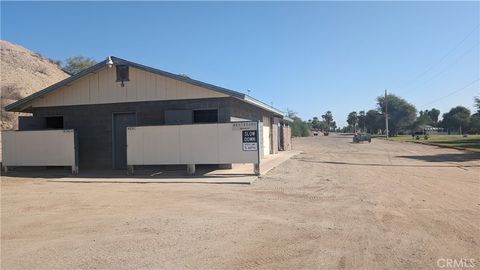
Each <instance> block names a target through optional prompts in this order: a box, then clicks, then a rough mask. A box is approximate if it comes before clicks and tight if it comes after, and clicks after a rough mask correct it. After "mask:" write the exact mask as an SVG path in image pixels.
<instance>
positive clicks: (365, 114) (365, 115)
mask: <svg viewBox="0 0 480 270" xmlns="http://www.w3.org/2000/svg"><path fill="white" fill-rule="evenodd" d="M363 114H364V115H363V132H367V129H366V128H365V123H366V122H367V121H366V120H367V112H366V111H365V108H363Z"/></svg>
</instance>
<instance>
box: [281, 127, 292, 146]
mask: <svg viewBox="0 0 480 270" xmlns="http://www.w3.org/2000/svg"><path fill="white" fill-rule="evenodd" d="M280 130H281V132H282V137H283V141H282V145H281V146H280V148H281V149H283V151H289V150H292V130H291V129H290V127H287V126H282V127H281V129H280Z"/></svg>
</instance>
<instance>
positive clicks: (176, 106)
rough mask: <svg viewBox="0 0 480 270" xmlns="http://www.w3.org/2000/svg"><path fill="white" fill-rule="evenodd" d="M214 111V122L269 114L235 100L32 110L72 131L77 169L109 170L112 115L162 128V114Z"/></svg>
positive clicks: (163, 115) (135, 103)
mask: <svg viewBox="0 0 480 270" xmlns="http://www.w3.org/2000/svg"><path fill="white" fill-rule="evenodd" d="M197 109H218V114H219V117H218V121H219V122H221V123H225V122H230V117H231V116H234V117H240V118H245V119H249V120H260V121H261V120H262V117H263V116H267V117H272V116H273V115H272V113H270V112H268V111H265V110H262V109H260V108H257V107H255V106H253V105H250V104H247V103H245V102H242V101H239V100H237V99H235V98H230V97H227V98H208V99H191V100H168V101H145V102H130V103H112V104H96V105H74V106H61V107H40V108H33V115H34V116H35V117H45V116H63V121H64V128H65V129H75V130H76V131H77V136H78V148H79V149H78V150H79V151H78V153H79V166H80V168H81V169H82V168H87V169H89V168H98V169H110V168H112V167H113V152H112V144H113V139H112V125H113V123H112V121H113V114H114V113H125V112H134V113H136V118H137V126H149V125H164V124H165V111H170V110H197Z"/></svg>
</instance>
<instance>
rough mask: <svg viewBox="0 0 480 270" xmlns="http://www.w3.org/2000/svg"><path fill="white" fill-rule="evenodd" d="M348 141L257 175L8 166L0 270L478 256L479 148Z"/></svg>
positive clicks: (305, 143)
mask: <svg viewBox="0 0 480 270" xmlns="http://www.w3.org/2000/svg"><path fill="white" fill-rule="evenodd" d="M350 141H351V138H350V137H341V136H332V137H323V136H322V137H310V138H303V139H297V140H295V141H294V147H295V149H296V150H302V151H303V153H302V154H300V155H298V156H296V157H294V158H292V159H290V160H288V161H287V162H285V163H283V164H282V165H281V166H279V167H277V168H276V169H273V170H272V171H270V172H269V173H268V174H267V175H265V176H263V177H262V178H261V179H259V180H257V181H256V182H255V183H254V184H252V185H215V184H106V183H96V184H93V183H54V182H47V181H45V180H42V179H38V178H36V179H21V178H9V177H3V178H2V182H1V188H2V189H1V195H2V224H1V264H2V265H1V266H2V269H13V268H16V269H33V268H35V269H52V268H62V269H64V268H163V269H183V268H195V269H218V268H229V269H232V268H233V269H248V268H255V269H279V268H280V269H372V268H382V269H422V268H423V269H435V268H437V267H438V266H437V260H438V259H457V260H459V259H474V260H475V261H474V263H475V266H476V267H477V268H479V267H480V255H479V250H480V225H479V224H480V196H479V191H480V156H479V155H478V154H468V153H465V152H460V151H457V150H449V149H441V148H436V147H432V146H425V145H418V144H410V143H401V142H391V141H383V140H374V141H373V142H372V143H371V144H368V143H361V144H353V143H351V142H350ZM442 262H443V261H442Z"/></svg>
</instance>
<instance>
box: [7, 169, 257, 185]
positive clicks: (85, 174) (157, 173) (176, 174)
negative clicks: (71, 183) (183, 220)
mask: <svg viewBox="0 0 480 270" xmlns="http://www.w3.org/2000/svg"><path fill="white" fill-rule="evenodd" d="M252 175H254V174H253V173H251V174H249V173H234V172H231V170H230V171H229V170H228V169H219V168H218V167H217V166H210V165H197V169H196V172H195V175H188V174H187V171H186V168H183V166H177V167H175V168H173V169H172V166H155V167H152V168H140V169H135V172H134V174H133V175H132V174H128V173H127V170H113V169H110V170H109V169H101V170H97V169H83V170H82V169H80V170H79V173H78V174H72V172H71V168H70V167H55V166H52V167H12V168H9V171H8V173H5V172H2V176H8V177H11V178H25V179H32V178H44V179H55V178H72V179H75V178H91V179H112V178H118V179H127V178H130V179H144V180H148V179H178V178H184V179H185V180H186V182H188V179H191V180H192V183H195V182H194V181H195V179H201V178H209V179H228V178H231V177H251V176H252ZM165 183H168V181H166V182H165ZM205 183H208V182H205Z"/></svg>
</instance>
